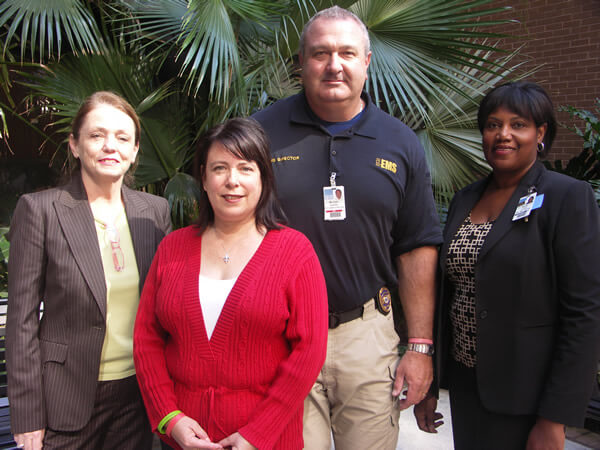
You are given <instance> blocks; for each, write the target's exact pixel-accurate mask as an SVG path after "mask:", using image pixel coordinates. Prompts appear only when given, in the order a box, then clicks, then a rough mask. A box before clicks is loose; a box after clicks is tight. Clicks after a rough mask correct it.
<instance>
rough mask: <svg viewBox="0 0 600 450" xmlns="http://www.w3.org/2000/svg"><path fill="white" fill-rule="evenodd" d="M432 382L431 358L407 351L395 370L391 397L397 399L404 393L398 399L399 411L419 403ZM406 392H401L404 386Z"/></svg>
mask: <svg viewBox="0 0 600 450" xmlns="http://www.w3.org/2000/svg"><path fill="white" fill-rule="evenodd" d="M432 380H433V362H432V360H431V356H428V355H425V354H423V353H418V352H412V351H407V352H406V353H405V354H404V356H403V357H402V359H401V360H400V363H399V364H398V368H397V369H396V379H395V380H394V389H393V390H392V395H393V396H394V397H398V396H399V395H400V394H403V393H405V394H406V397H405V398H402V399H398V405H399V407H400V409H406V408H408V407H410V406H412V405H415V404H417V403H419V402H420V401H421V400H423V399H424V398H425V396H426V395H427V392H429V386H430V385H431V381H432ZM405 383H406V384H407V385H408V390H407V391H406V392H402V388H403V386H404V384H405Z"/></svg>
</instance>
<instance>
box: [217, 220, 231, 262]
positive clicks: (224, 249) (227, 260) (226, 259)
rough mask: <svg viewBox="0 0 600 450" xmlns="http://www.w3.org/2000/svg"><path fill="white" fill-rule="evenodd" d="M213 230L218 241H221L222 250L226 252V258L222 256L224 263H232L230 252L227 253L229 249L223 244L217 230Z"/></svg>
mask: <svg viewBox="0 0 600 450" xmlns="http://www.w3.org/2000/svg"><path fill="white" fill-rule="evenodd" d="M213 230H214V233H215V236H216V238H217V239H218V241H219V244H221V248H222V249H223V251H224V252H225V256H222V257H221V259H222V260H223V262H224V263H225V264H229V261H231V258H230V257H229V252H228V251H227V249H226V248H225V244H223V241H222V240H221V239H219V235H218V234H217V230H216V229H214V228H213Z"/></svg>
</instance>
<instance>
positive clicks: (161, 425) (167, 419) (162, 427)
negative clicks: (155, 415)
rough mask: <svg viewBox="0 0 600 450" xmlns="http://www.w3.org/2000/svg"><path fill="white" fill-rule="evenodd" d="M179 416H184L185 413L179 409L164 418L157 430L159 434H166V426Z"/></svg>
mask: <svg viewBox="0 0 600 450" xmlns="http://www.w3.org/2000/svg"><path fill="white" fill-rule="evenodd" d="M177 414H183V413H182V412H181V411H179V410H178V409H177V410H175V411H172V412H170V413H169V414H167V415H166V416H165V417H163V419H162V420H161V421H160V422H159V424H158V427H156V429H157V430H158V432H159V433H160V434H165V426H166V425H167V424H168V423H169V420H171V419H172V418H173V417H175V416H176V415H177Z"/></svg>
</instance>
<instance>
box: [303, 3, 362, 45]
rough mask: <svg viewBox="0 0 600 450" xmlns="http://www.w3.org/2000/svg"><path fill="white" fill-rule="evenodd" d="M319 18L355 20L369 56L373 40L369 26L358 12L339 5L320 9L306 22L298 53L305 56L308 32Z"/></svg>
mask: <svg viewBox="0 0 600 450" xmlns="http://www.w3.org/2000/svg"><path fill="white" fill-rule="evenodd" d="M317 19H326V20H353V21H354V22H356V23H357V25H358V26H359V28H360V30H361V31H362V34H363V41H364V43H365V56H367V55H368V54H369V52H370V51H371V41H370V39H369V31H368V30H367V27H366V26H365V24H364V23H363V21H362V20H360V19H359V18H358V16H357V15H356V14H354V13H352V12H350V11H348V10H347V9H344V8H340V7H339V6H337V5H336V6H332V7H331V8H327V9H324V10H322V11H319V12H318V13H316V14H315V15H314V16H312V17H311V18H310V20H309V21H308V22H306V25H304V28H303V29H302V34H301V35H300V43H299V46H298V53H300V56H304V45H305V44H306V34H307V33H308V31H309V30H310V27H311V25H312V24H313V22H314V21H315V20H317Z"/></svg>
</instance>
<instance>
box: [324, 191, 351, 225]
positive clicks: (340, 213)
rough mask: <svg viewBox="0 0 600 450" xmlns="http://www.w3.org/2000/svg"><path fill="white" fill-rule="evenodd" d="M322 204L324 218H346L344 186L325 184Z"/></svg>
mask: <svg viewBox="0 0 600 450" xmlns="http://www.w3.org/2000/svg"><path fill="white" fill-rule="evenodd" d="M323 206H324V212H325V215H324V219H325V220H344V219H346V194H345V193H344V186H325V187H324V188H323Z"/></svg>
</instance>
